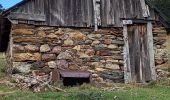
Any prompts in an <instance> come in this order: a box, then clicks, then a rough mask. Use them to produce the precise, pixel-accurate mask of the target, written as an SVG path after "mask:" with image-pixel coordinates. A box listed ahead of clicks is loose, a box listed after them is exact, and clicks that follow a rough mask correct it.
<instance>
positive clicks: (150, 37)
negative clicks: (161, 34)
mask: <svg viewBox="0 0 170 100" xmlns="http://www.w3.org/2000/svg"><path fill="white" fill-rule="evenodd" d="M147 37H148V50H149V57H150V70H151V79H152V80H156V71H155V59H154V46H153V34H152V23H151V22H148V23H147Z"/></svg>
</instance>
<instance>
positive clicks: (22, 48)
mask: <svg viewBox="0 0 170 100" xmlns="http://www.w3.org/2000/svg"><path fill="white" fill-rule="evenodd" d="M13 51H14V52H20V51H25V47H24V46H22V45H13Z"/></svg>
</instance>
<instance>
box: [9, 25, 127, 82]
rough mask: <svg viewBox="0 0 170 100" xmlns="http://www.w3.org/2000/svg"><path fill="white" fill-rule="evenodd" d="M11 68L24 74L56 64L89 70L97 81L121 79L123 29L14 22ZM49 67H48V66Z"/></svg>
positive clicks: (65, 67) (49, 67)
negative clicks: (66, 26)
mask: <svg viewBox="0 0 170 100" xmlns="http://www.w3.org/2000/svg"><path fill="white" fill-rule="evenodd" d="M11 33H12V37H13V41H12V42H13V48H12V51H13V68H15V69H16V70H18V71H19V72H21V73H24V74H30V73H31V74H32V71H39V72H41V73H46V74H47V73H49V72H50V71H52V70H53V69H55V68H59V69H67V68H69V69H70V70H80V71H81V70H82V71H90V72H91V73H92V80H93V81H96V82H103V81H108V82H120V81H123V76H124V75H123V45H124V42H123V34H122V29H120V28H117V29H116V28H113V29H101V30H99V31H98V32H94V31H93V29H71V28H56V27H36V26H31V25H30V26H28V25H13V27H12V32H11ZM47 69H48V70H47Z"/></svg>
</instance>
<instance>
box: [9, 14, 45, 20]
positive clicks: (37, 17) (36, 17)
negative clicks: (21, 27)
mask: <svg viewBox="0 0 170 100" xmlns="http://www.w3.org/2000/svg"><path fill="white" fill-rule="evenodd" d="M9 18H11V19H20V20H29V21H31V20H33V21H34V20H36V21H46V20H45V15H37V14H28V13H11V14H10V16H9Z"/></svg>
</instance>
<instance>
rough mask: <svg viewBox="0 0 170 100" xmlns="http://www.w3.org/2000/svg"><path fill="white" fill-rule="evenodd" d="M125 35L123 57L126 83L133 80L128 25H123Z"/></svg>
mask: <svg viewBox="0 0 170 100" xmlns="http://www.w3.org/2000/svg"><path fill="white" fill-rule="evenodd" d="M123 36H124V43H125V45H124V49H123V54H124V56H123V58H124V81H125V83H130V82H132V78H131V77H132V76H131V68H130V59H129V44H128V31H127V25H124V26H123Z"/></svg>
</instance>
